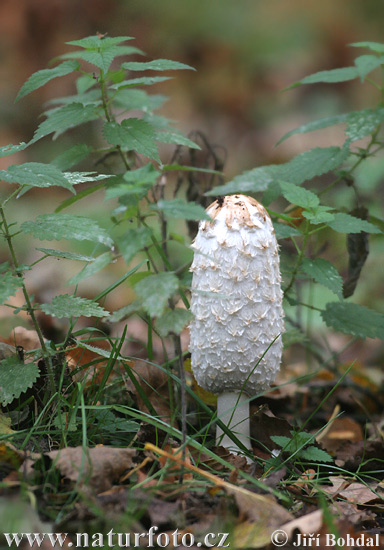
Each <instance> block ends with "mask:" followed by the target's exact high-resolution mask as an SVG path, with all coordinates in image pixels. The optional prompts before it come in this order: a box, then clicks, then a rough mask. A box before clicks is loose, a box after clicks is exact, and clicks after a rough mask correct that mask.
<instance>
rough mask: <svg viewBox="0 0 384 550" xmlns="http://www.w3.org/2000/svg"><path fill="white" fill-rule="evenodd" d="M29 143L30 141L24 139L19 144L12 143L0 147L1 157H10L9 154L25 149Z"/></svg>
mask: <svg viewBox="0 0 384 550" xmlns="http://www.w3.org/2000/svg"><path fill="white" fill-rule="evenodd" d="M29 145H30V143H25V142H24V141H22V142H21V143H19V144H18V145H12V143H10V144H9V145H4V146H3V147H0V158H2V157H8V156H9V155H13V154H14V153H18V152H19V151H24V149H26V148H27V147H28V146H29Z"/></svg>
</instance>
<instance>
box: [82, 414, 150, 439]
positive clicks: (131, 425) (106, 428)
mask: <svg viewBox="0 0 384 550" xmlns="http://www.w3.org/2000/svg"><path fill="white" fill-rule="evenodd" d="M91 417H92V425H93V424H94V420H93V419H95V420H96V422H97V430H98V431H103V432H107V433H111V434H115V433H116V432H133V433H135V432H137V431H138V430H139V428H140V424H139V423H138V422H134V421H133V420H126V419H125V418H121V417H120V416H116V415H115V414H113V412H112V411H110V410H108V409H101V410H98V409H94V410H92V411H91Z"/></svg>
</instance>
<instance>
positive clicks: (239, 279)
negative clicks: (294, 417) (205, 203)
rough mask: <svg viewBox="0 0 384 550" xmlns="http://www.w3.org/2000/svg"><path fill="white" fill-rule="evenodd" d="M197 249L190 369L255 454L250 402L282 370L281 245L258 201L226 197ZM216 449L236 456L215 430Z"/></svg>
mask: <svg viewBox="0 0 384 550" xmlns="http://www.w3.org/2000/svg"><path fill="white" fill-rule="evenodd" d="M207 213H208V215H209V216H210V217H211V218H212V221H203V222H201V223H200V225H199V231H198V234H197V236H196V239H195V241H194V243H193V245H192V246H193V248H194V251H195V252H194V259H193V263H192V266H191V271H192V272H193V278H192V298H191V311H192V313H193V314H194V319H193V321H192V323H191V325H190V333H191V341H190V351H191V364H192V370H193V373H194V376H195V378H196V380H197V383H198V384H199V385H200V386H202V387H203V388H204V389H206V390H208V391H210V392H212V393H214V394H217V396H218V400H217V416H218V418H219V419H220V420H221V421H222V422H223V423H224V424H225V425H226V426H228V428H230V429H231V431H232V432H233V433H234V434H235V435H236V437H237V438H238V439H239V440H240V442H241V443H242V444H243V445H244V446H245V447H246V448H248V449H250V448H251V442H250V429H249V401H250V398H251V397H252V396H253V395H256V394H258V393H260V392H262V391H264V390H266V389H267V388H268V387H269V386H270V384H271V383H272V382H273V380H274V379H275V377H276V374H277V372H278V370H279V368H280V362H281V354H282V339H281V334H282V333H283V332H284V321H283V309H282V291H281V285H280V283H281V276H280V269H279V254H278V245H277V241H276V237H275V232H274V229H273V225H272V222H271V219H270V217H269V215H268V213H267V212H266V210H265V209H264V207H263V206H262V205H261V204H260V203H258V202H257V201H256V200H255V199H253V198H251V197H247V196H244V195H231V196H227V197H221V198H219V199H218V200H216V201H215V202H214V203H212V204H211V205H210V206H209V207H208V208H207ZM216 439H217V443H218V444H221V445H223V446H224V447H227V448H228V449H230V450H234V451H235V452H238V451H239V450H240V449H239V447H238V446H236V445H235V444H234V443H233V442H232V440H231V439H230V437H228V436H227V435H226V434H224V433H223V432H222V430H221V429H220V428H219V427H217V433H216Z"/></svg>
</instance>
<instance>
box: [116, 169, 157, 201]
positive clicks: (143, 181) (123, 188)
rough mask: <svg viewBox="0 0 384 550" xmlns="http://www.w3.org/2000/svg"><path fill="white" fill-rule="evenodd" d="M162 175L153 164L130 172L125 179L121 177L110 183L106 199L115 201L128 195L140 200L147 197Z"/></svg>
mask: <svg viewBox="0 0 384 550" xmlns="http://www.w3.org/2000/svg"><path fill="white" fill-rule="evenodd" d="M160 175H161V173H160V172H159V171H157V170H156V169H155V168H154V166H153V165H152V164H151V163H147V164H145V165H144V166H142V167H141V168H137V169H136V170H128V171H127V172H126V173H125V174H124V175H123V177H121V176H120V177H117V178H114V179H112V180H111V181H109V182H108V187H107V189H106V192H105V197H106V199H114V198H118V197H123V196H124V195H126V196H127V197H128V196H131V197H133V198H135V199H137V200H139V199H141V198H143V197H145V195H146V194H147V192H148V191H149V189H151V187H152V186H153V185H155V183H156V182H157V178H158V177H159V176H160ZM115 182H117V183H115Z"/></svg>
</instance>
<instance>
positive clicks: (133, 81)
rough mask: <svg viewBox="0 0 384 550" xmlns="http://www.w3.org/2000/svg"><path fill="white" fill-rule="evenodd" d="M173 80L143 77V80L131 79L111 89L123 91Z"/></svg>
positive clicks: (167, 77) (170, 77) (170, 78)
mask: <svg viewBox="0 0 384 550" xmlns="http://www.w3.org/2000/svg"><path fill="white" fill-rule="evenodd" d="M172 78H173V77H172V76H143V77H141V78H130V79H128V80H123V81H122V82H119V83H117V84H113V85H112V86H110V88H111V90H123V89H125V88H131V87H135V86H152V85H153V84H160V83H161V82H165V81H167V80H172Z"/></svg>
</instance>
